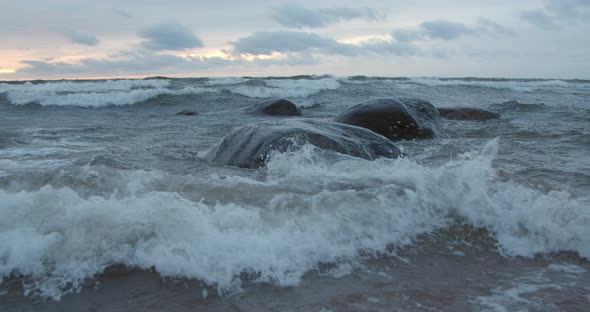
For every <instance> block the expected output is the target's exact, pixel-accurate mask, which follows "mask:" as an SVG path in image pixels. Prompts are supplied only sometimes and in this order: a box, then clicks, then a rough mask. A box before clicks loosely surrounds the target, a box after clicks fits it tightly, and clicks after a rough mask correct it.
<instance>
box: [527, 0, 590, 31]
mask: <svg viewBox="0 0 590 312" xmlns="http://www.w3.org/2000/svg"><path fill="white" fill-rule="evenodd" d="M520 17H521V18H522V19H523V20H525V21H527V22H529V23H531V24H533V25H535V26H537V27H539V28H541V29H543V30H560V29H561V25H562V24H570V23H578V22H588V21H590V1H589V0H550V1H549V2H548V3H547V5H546V6H545V7H544V8H541V9H536V10H529V11H524V12H521V14H520Z"/></svg>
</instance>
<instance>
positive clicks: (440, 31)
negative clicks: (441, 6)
mask: <svg viewBox="0 0 590 312" xmlns="http://www.w3.org/2000/svg"><path fill="white" fill-rule="evenodd" d="M420 28H421V29H422V31H423V32H424V34H425V36H427V37H429V38H432V39H444V40H453V39H457V38H459V37H461V36H463V35H466V34H471V33H473V32H474V30H473V29H471V28H469V27H467V26H465V24H463V23H459V22H451V21H447V20H436V21H429V22H424V23H422V24H421V25H420Z"/></svg>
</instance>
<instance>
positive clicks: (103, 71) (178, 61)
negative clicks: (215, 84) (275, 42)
mask: <svg viewBox="0 0 590 312" xmlns="http://www.w3.org/2000/svg"><path fill="white" fill-rule="evenodd" d="M119 55H120V56H122V55H126V56H127V57H126V58H125V59H117V60H113V59H97V58H87V59H83V60H81V61H80V62H79V63H65V62H50V61H40V60H25V61H22V62H21V63H22V64H24V65H28V66H27V67H23V68H20V69H18V70H17V72H16V73H17V74H19V75H21V76H32V77H37V76H45V77H72V76H85V77H87V76H130V75H142V74H154V73H163V72H170V73H183V72H194V71H199V70H207V69H212V68H222V67H226V66H229V65H240V64H243V63H244V60H226V59H223V58H220V57H200V56H195V57H190V56H187V57H182V56H176V55H171V54H154V53H137V52H129V53H120V54H119Z"/></svg>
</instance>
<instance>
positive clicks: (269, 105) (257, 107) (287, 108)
mask: <svg viewBox="0 0 590 312" xmlns="http://www.w3.org/2000/svg"><path fill="white" fill-rule="evenodd" d="M248 111H249V112H251V113H261V114H264V115H271V116H301V115H303V111H301V109H300V108H299V107H297V105H295V104H294V103H293V102H291V101H287V100H284V99H278V100H267V101H262V102H259V103H256V104H254V105H252V106H251V107H249V108H248Z"/></svg>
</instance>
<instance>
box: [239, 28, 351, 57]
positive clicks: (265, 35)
mask: <svg viewBox="0 0 590 312" xmlns="http://www.w3.org/2000/svg"><path fill="white" fill-rule="evenodd" d="M232 44H233V45H234V52H236V53H239V54H253V55H261V54H262V55H271V54H273V52H279V53H290V52H303V51H308V50H311V49H316V50H318V49H320V50H322V49H323V50H332V51H337V50H339V49H341V50H345V49H343V46H345V45H343V44H340V43H338V42H337V41H336V40H334V39H331V38H325V37H321V36H319V35H317V34H314V33H308V32H301V31H259V32H255V33H254V34H253V35H250V36H248V37H244V38H240V39H238V41H236V42H232Z"/></svg>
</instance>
